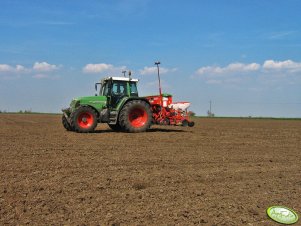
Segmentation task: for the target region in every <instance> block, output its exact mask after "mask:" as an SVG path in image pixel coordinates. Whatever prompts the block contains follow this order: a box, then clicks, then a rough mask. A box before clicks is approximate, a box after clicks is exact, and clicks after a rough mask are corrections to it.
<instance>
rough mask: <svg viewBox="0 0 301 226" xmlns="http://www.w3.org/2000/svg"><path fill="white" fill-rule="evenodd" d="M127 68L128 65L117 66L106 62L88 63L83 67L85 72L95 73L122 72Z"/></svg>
mask: <svg viewBox="0 0 301 226" xmlns="http://www.w3.org/2000/svg"><path fill="white" fill-rule="evenodd" d="M124 70H126V66H120V67H116V66H114V65H112V64H105V63H99V64H87V65H86V66H84V67H83V70H82V71H83V72H84V73H87V74H93V73H104V72H105V73H110V74H120V75H121V72H122V71H124Z"/></svg>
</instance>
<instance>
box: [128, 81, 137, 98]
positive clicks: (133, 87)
mask: <svg viewBox="0 0 301 226" xmlns="http://www.w3.org/2000/svg"><path fill="white" fill-rule="evenodd" d="M130 89H131V96H138V90H137V84H136V82H131V83H130Z"/></svg>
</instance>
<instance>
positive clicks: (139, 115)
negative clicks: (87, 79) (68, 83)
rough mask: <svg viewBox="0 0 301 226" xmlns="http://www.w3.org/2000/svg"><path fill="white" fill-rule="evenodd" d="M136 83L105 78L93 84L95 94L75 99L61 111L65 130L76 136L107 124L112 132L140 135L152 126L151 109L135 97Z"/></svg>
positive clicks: (135, 80) (134, 81) (144, 100)
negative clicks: (98, 89) (137, 133)
mask: <svg viewBox="0 0 301 226" xmlns="http://www.w3.org/2000/svg"><path fill="white" fill-rule="evenodd" d="M137 82H138V79H132V78H131V77H130V76H129V78H126V77H107V78H104V79H102V80H101V82H100V83H96V84H95V89H96V91H97V87H98V85H101V88H100V91H99V94H98V95H97V94H96V95H95V96H86V97H79V98H75V99H73V100H72V101H71V104H70V107H69V108H66V109H63V110H62V111H63V116H62V123H63V126H64V127H65V129H66V130H68V131H75V132H79V133H89V132H92V131H94V129H95V128H96V126H97V123H107V124H108V125H109V127H110V128H111V129H113V130H115V131H125V132H134V133H135V132H144V131H146V130H147V129H148V128H149V127H150V125H151V122H152V111H151V105H150V103H149V101H148V100H147V99H146V98H143V97H139V96H138V90H137Z"/></svg>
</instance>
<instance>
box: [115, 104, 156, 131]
mask: <svg viewBox="0 0 301 226" xmlns="http://www.w3.org/2000/svg"><path fill="white" fill-rule="evenodd" d="M151 121H152V112H151V108H150V105H149V104H148V103H147V102H145V101H143V100H133V101H129V102H127V103H126V104H125V105H124V106H123V108H122V110H121V112H120V115H119V123H120V126H121V127H122V128H123V129H124V130H125V131H126V132H131V133H138V132H144V131H146V130H147V129H148V128H149V127H150V125H151Z"/></svg>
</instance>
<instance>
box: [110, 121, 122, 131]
mask: <svg viewBox="0 0 301 226" xmlns="http://www.w3.org/2000/svg"><path fill="white" fill-rule="evenodd" d="M108 126H109V127H110V128H111V129H112V130H114V131H116V132H119V131H122V127H121V126H120V125H119V124H118V123H117V124H116V125H111V124H108Z"/></svg>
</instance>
